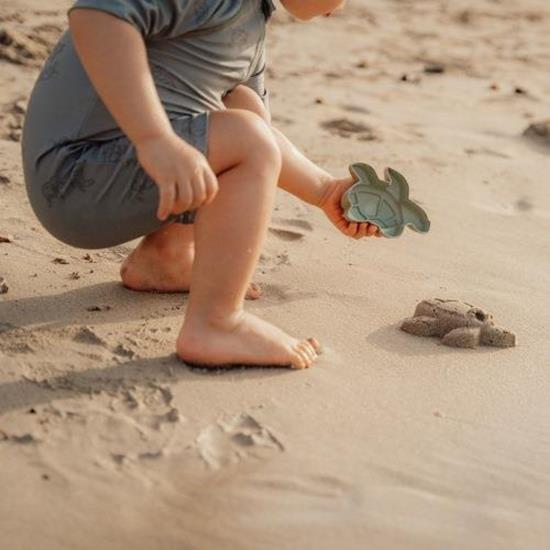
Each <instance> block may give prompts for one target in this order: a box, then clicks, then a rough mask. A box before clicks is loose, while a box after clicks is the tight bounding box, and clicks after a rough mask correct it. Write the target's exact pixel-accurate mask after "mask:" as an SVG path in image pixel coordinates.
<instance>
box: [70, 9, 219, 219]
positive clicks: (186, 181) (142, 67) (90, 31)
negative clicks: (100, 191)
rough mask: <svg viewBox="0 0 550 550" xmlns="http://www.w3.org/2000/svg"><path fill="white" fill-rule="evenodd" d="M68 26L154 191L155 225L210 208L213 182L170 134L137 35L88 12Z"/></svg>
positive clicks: (192, 152) (198, 157)
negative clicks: (157, 197)
mask: <svg viewBox="0 0 550 550" xmlns="http://www.w3.org/2000/svg"><path fill="white" fill-rule="evenodd" d="M69 23H70V29H71V33H72V36H73V40H74V44H75V47H76V50H77V52H78V55H79V57H80V59H81V61H82V64H83V65H84V68H85V70H86V72H87V74H88V76H89V78H90V80H91V82H92V84H93V85H94V87H95V89H96V91H97V93H98V94H99V96H100V97H101V99H102V100H103V102H104V103H105V105H106V106H107V108H108V109H109V111H110V112H111V114H112V116H113V117H114V119H115V120H116V122H117V123H118V124H119V126H120V128H121V129H122V130H123V132H124V133H125V134H126V135H127V136H128V138H129V139H130V140H131V141H132V143H133V144H134V145H135V147H136V151H137V156H138V159H139V162H140V164H141V165H142V167H143V168H144V170H145V171H146V172H147V173H148V174H149V176H151V178H153V180H154V181H155V183H156V184H157V185H158V187H159V194H160V202H159V208H158V212H157V216H158V217H159V219H161V220H164V219H166V218H167V217H168V216H169V215H170V214H178V213H181V212H184V211H186V210H192V209H195V208H198V207H199V206H201V205H202V204H207V203H209V202H211V201H212V200H213V198H214V197H215V195H216V193H217V189H218V183H217V179H216V176H215V175H214V173H213V172H212V169H211V168H210V166H209V164H208V162H207V160H206V158H205V157H204V155H202V154H201V153H200V152H199V151H197V150H196V149H195V148H193V147H192V146H190V145H189V144H187V143H186V142H185V141H183V140H182V139H181V138H179V137H178V136H177V135H176V134H175V132H174V131H173V129H172V126H171V124H170V121H169V120H168V117H167V115H166V113H165V111H164V108H163V106H162V104H161V102H160V99H159V97H158V94H157V91H156V88H155V84H154V81H153V77H152V76H151V71H150V69H149V65H148V62H147V52H146V49H145V44H144V41H143V38H142V36H141V35H140V33H139V31H138V30H137V29H136V28H134V27H133V26H132V25H130V24H128V23H126V22H125V21H122V20H120V19H118V18H116V17H114V16H112V15H109V14H106V13H102V12H99V11H95V10H90V9H75V10H73V11H72V12H71V14H70V17H69Z"/></svg>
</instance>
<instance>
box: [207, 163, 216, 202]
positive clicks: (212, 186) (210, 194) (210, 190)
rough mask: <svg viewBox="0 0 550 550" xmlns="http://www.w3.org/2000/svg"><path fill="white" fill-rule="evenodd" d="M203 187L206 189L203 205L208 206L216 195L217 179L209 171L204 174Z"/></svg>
mask: <svg viewBox="0 0 550 550" xmlns="http://www.w3.org/2000/svg"><path fill="white" fill-rule="evenodd" d="M204 185H205V189H206V201H205V204H210V203H211V202H212V201H213V200H214V198H215V197H216V195H217V194H218V178H217V177H216V175H215V174H214V172H213V171H212V170H211V169H209V170H205V172H204Z"/></svg>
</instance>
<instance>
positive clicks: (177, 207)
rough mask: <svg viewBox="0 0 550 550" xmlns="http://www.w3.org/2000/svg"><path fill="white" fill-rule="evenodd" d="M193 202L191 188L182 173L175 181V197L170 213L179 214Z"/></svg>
mask: <svg viewBox="0 0 550 550" xmlns="http://www.w3.org/2000/svg"><path fill="white" fill-rule="evenodd" d="M192 202H193V189H191V184H190V182H189V181H188V178H187V177H186V176H184V175H182V174H180V175H179V177H178V180H177V182H176V197H175V199H174V203H173V204H172V211H171V212H172V214H181V213H182V212H185V211H186V210H189V208H190V206H191V203H192Z"/></svg>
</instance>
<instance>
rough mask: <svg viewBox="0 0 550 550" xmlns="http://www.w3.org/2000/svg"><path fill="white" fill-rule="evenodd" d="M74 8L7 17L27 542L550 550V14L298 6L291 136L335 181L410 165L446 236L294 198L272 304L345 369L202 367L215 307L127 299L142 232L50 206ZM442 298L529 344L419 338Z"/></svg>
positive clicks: (280, 25)
mask: <svg viewBox="0 0 550 550" xmlns="http://www.w3.org/2000/svg"><path fill="white" fill-rule="evenodd" d="M68 4H69V3H68V2H67V1H64V0H52V1H50V2H48V7H47V8H44V4H43V3H42V2H39V1H38V0H3V2H2V3H1V7H0V57H1V58H2V60H0V107H1V110H0V236H4V237H7V236H11V237H12V238H11V237H10V238H7V239H5V240H8V241H11V242H3V243H0V277H3V278H4V279H5V283H6V285H7V288H8V290H7V293H5V294H2V295H0V488H1V489H0V533H1V541H2V542H1V543H0V546H2V548H6V549H7V548H9V549H13V550H27V549H31V548H32V549H36V548H39V549H40V550H65V549H67V550H69V549H70V550H76V549H78V550H88V549H94V550H97V549H101V550H115V549H116V550H121V549H125V548H132V549H134V550H141V549H144V550H145V549H146V550H165V549H166V550H168V549H170V550H172V549H178V550H179V549H185V550H187V549H193V550H195V549H196V550H205V549H207V550H209V549H224V550H226V549H230V550H233V549H235V550H259V549H262V550H263V549H275V548H276V549H278V550H280V549H292V550H306V549H308V550H309V549H313V548H315V549H319V550H325V549H327V550H332V549H335V548H341V549H345V550H348V549H353V550H355V549H364V548H368V549H401V548H406V549H409V548H415V549H422V550H429V549H434V550H435V549H437V550H440V549H442V548H445V549H459V548H468V549H480V550H481V549H483V550H487V549H512V548H513V549H522V550H523V549H527V548H528V549H541V550H542V549H546V548H548V547H549V546H550V527H549V518H550V433H549V428H548V426H549V425H550V405H549V399H548V396H549V395H550V343H549V336H548V334H549V329H550V238H549V235H550V179H549V178H550V175H549V174H550V154H549V153H550V142H549V141H548V139H547V140H546V141H545V139H544V137H539V138H537V139H534V138H532V137H525V136H523V132H524V130H525V129H526V128H527V127H528V126H529V125H530V124H532V123H534V122H540V121H543V120H545V119H548V118H550V110H549V108H548V104H549V101H550V73H549V72H548V66H549V63H550V33H548V28H549V25H550V4H549V3H548V2H547V1H546V0H530V1H527V0H522V1H521V2H517V1H516V0H498V1H497V0H493V1H489V0H482V1H478V2H473V1H471V0H455V1H453V2H444V1H442V0H414V1H405V0H401V1H397V0H393V1H390V0H384V1H383V0H371V1H369V2H366V1H364V2H362V1H358V0H357V1H351V2H350V3H349V5H348V7H347V8H346V10H344V11H342V12H340V13H337V14H335V15H333V16H332V17H330V18H326V19H321V20H317V21H315V22H311V23H308V24H302V23H297V22H294V21H292V20H291V19H290V17H288V16H287V15H285V14H284V13H282V10H279V13H278V14H277V18H276V20H275V21H274V22H273V24H272V25H271V28H270V47H269V51H270V62H269V70H268V75H269V78H268V84H269V88H270V90H271V104H272V111H273V119H274V121H275V124H276V125H277V126H279V127H280V128H281V129H282V130H283V131H284V132H285V133H287V135H288V136H289V137H290V138H291V139H292V140H293V141H295V142H296V144H297V145H299V146H300V147H301V148H302V149H303V150H305V151H306V152H307V154H308V155H310V156H311V158H313V159H314V160H315V161H317V162H319V163H320V164H321V165H322V166H324V167H326V168H328V169H330V170H331V171H333V172H334V173H335V174H342V175H343V174H345V173H346V170H347V165H348V164H349V163H351V162H355V161H363V162H368V163H370V164H372V165H373V166H375V167H376V169H377V170H378V172H379V173H382V170H383V168H384V167H385V166H387V165H390V166H392V167H393V168H395V169H397V170H399V171H400V172H403V173H404V174H406V175H407V178H408V179H409V182H410V184H411V189H412V196H413V197H414V198H415V199H417V200H418V201H420V202H421V204H422V205H423V207H424V208H426V210H427V211H428V212H429V214H430V218H431V220H432V229H431V231H430V233H429V234H427V235H419V234H415V233H413V232H411V231H407V232H406V233H405V234H404V235H403V236H402V237H400V238H399V239H395V240H390V239H368V240H364V241H360V242H356V241H353V240H347V239H346V238H345V237H344V236H342V235H341V234H339V233H338V232H337V231H336V230H334V229H333V228H332V227H331V226H330V225H329V223H328V221H326V220H325V219H324V218H323V215H322V214H321V213H320V212H318V211H315V210H314V209H313V208H311V207H309V206H305V205H303V204H300V203H299V202H297V201H296V200H295V199H294V198H293V197H290V196H288V195H285V194H284V193H283V192H281V193H280V194H279V196H278V199H277V207H276V209H275V212H274V213H273V221H272V228H271V231H270V233H269V236H268V240H267V243H266V245H265V250H264V253H263V255H262V258H261V261H260V264H259V266H258V271H257V276H256V280H257V281H259V282H260V283H261V284H262V285H263V287H264V297H263V298H262V299H261V300H259V301H256V302H251V303H248V304H247V307H248V309H249V310H250V311H253V312H255V313H257V314H259V315H261V316H262V317H264V318H266V319H268V320H270V321H272V322H274V323H276V324H278V325H280V326H282V327H284V328H285V329H286V330H288V331H289V332H291V333H295V334H297V335H303V336H310V335H315V336H317V337H318V338H319V339H320V340H321V341H322V342H323V344H324V347H325V353H324V355H323V356H322V359H321V360H320V361H319V363H318V364H317V365H316V366H315V367H314V368H312V369H310V370H307V371H291V370H285V369H274V370H268V369H251V370H232V371H229V372H204V371H200V370H191V369H189V368H187V367H186V366H185V365H183V364H182V363H180V362H178V361H177V359H176V358H175V356H174V353H173V351H174V339H175V337H176V334H177V331H178V328H179V326H180V323H181V320H182V316H183V315H184V313H185V305H186V301H187V298H186V296H184V295H154V294H140V293H135V292H131V291H129V290H126V289H124V288H123V287H122V286H121V284H120V282H119V279H118V270H119V267H120V263H121V261H122V259H123V258H124V257H125V255H126V254H127V253H128V251H130V250H131V248H132V246H133V244H132V243H129V244H128V245H124V246H120V247H117V248H114V249H109V250H101V251H91V252H88V251H84V250H77V249H72V248H69V247H66V246H64V245H62V244H60V243H59V242H56V241H55V240H54V239H53V238H52V237H50V236H49V235H48V234H47V233H46V232H45V231H44V230H43V229H42V228H41V226H40V225H39V223H38V221H37V220H36V219H35V217H34V215H33V213H32V211H31V209H30V207H29V205H28V202H27V199H26V195H25V190H24V183H23V176H22V171H21V163H20V144H19V142H18V141H17V139H18V137H19V129H18V126H20V123H21V120H22V117H23V114H22V112H23V110H24V106H25V101H26V99H27V98H28V94H29V92H30V89H31V87H32V84H33V81H34V79H35V78H36V76H37V73H38V70H39V67H40V65H41V63H42V62H43V60H44V56H45V55H46V53H47V51H48V50H49V48H51V46H52V44H53V43H54V41H55V39H56V37H57V36H58V35H59V33H60V32H61V31H62V30H63V28H64V27H65V25H66V23H65V16H64V9H65V8H66V7H67V6H68ZM17 44H19V46H17ZM441 71H443V72H441ZM433 297H440V298H449V299H450V298H456V299H460V300H465V301H467V302H470V303H473V304H475V305H478V306H479V307H482V308H484V309H486V310H488V311H490V312H492V313H493V314H494V316H495V319H496V321H497V322H498V323H499V324H501V325H503V326H504V327H506V328H508V329H510V330H513V331H514V332H516V333H517V335H518V346H517V347H516V348H512V349H504V350H502V349H496V348H480V349H477V350H458V349H452V348H448V347H445V346H442V345H441V344H440V343H439V341H438V340H434V339H431V338H417V337H414V336H411V335H408V334H405V333H404V332H402V331H400V330H399V322H400V320H401V319H403V318H405V317H408V316H410V315H412V314H413V312H414V308H415V305H416V304H417V303H418V302H419V301H421V300H423V299H427V298H433Z"/></svg>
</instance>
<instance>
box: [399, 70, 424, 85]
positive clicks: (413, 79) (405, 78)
mask: <svg viewBox="0 0 550 550" xmlns="http://www.w3.org/2000/svg"><path fill="white" fill-rule="evenodd" d="M421 81H422V78H421V77H420V75H418V74H408V73H404V74H402V75H401V82H409V83H411V84H418V83H419V82H421Z"/></svg>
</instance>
